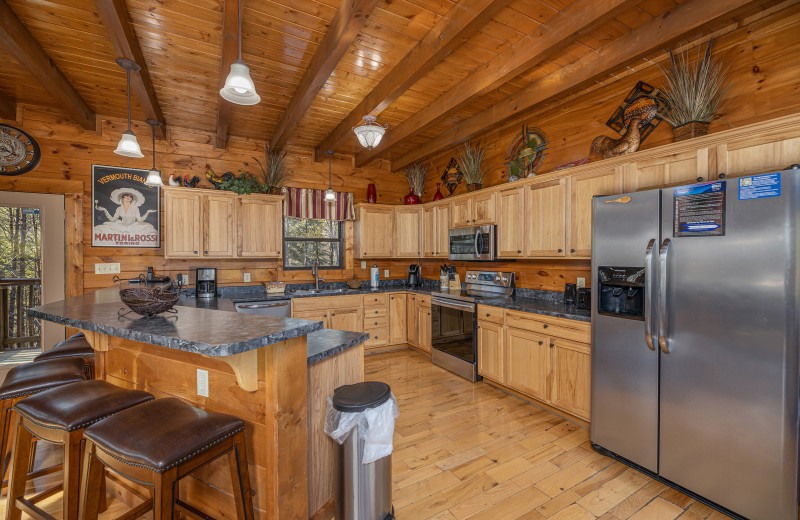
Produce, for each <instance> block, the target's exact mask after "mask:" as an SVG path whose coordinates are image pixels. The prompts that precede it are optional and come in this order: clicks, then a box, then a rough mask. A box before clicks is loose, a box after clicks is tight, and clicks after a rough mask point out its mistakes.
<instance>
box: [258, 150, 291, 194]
mask: <svg viewBox="0 0 800 520" xmlns="http://www.w3.org/2000/svg"><path fill="white" fill-rule="evenodd" d="M253 159H255V161H256V162H257V163H258V166H259V167H260V168H261V179H262V182H263V184H264V185H265V186H267V191H268V192H269V193H271V194H272V195H280V194H281V185H282V184H283V180H284V178H285V177H286V152H285V151H283V150H281V151H277V150H270V149H269V148H267V150H266V154H265V164H262V163H261V161H259V160H258V158H257V157H253Z"/></svg>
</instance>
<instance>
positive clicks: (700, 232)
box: [672, 181, 726, 237]
mask: <svg viewBox="0 0 800 520" xmlns="http://www.w3.org/2000/svg"><path fill="white" fill-rule="evenodd" d="M725 187H726V182H725V181H714V182H704V183H702V184H692V185H691V186H680V187H678V188H674V189H673V192H672V194H673V201H674V203H673V204H674V205H673V213H672V214H673V229H672V236H674V237H707V236H724V235H725V194H726V190H725Z"/></svg>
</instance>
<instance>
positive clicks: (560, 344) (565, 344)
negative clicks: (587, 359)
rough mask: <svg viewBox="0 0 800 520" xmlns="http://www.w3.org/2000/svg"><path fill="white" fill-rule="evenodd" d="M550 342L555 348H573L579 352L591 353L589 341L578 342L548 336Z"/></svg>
mask: <svg viewBox="0 0 800 520" xmlns="http://www.w3.org/2000/svg"><path fill="white" fill-rule="evenodd" d="M550 343H551V344H552V345H553V346H554V347H557V348H563V349H567V350H574V351H575V352H578V353H580V354H589V355H591V354H592V347H591V345H590V344H589V343H580V342H577V341H569V340H567V339H561V338H550Z"/></svg>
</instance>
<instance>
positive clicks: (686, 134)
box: [672, 121, 711, 142]
mask: <svg viewBox="0 0 800 520" xmlns="http://www.w3.org/2000/svg"><path fill="white" fill-rule="evenodd" d="M710 124H711V123H706V122H704V121H689V122H688V123H684V124H682V125H681V126H676V127H673V128H672V133H673V134H674V135H675V141H676V142H677V141H685V140H686V139H691V138H693V137H700V136H703V135H708V126H709V125H710Z"/></svg>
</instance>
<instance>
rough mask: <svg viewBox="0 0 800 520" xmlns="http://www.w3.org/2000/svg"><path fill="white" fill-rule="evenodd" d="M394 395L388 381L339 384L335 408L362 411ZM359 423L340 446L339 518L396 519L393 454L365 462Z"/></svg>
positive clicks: (335, 391) (365, 519)
mask: <svg viewBox="0 0 800 520" xmlns="http://www.w3.org/2000/svg"><path fill="white" fill-rule="evenodd" d="M390 396H391V389H390V388H389V385H387V384H386V383H379V382H376V381H367V382H364V383H357V384H354V385H345V386H340V387H339V388H337V389H336V390H334V392H333V407H334V408H336V409H337V410H338V411H340V412H346V413H359V412H363V411H364V410H366V409H368V408H377V407H378V406H380V405H382V404H383V403H385V402H386V401H388V400H389V398H390ZM359 427H360V426H356V427H355V428H353V430H352V431H351V432H350V434H349V435H348V436H347V438H346V439H345V441H344V443H342V445H341V446H340V448H339V450H340V451H339V456H338V457H337V461H336V462H337V464H336V466H337V472H336V474H337V479H336V520H394V508H393V507H392V457H391V455H390V456H387V457H383V458H382V459H378V460H376V461H375V462H371V463H369V464H362V463H361V460H362V458H363V455H364V441H363V440H361V439H359V431H358V430H359Z"/></svg>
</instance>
